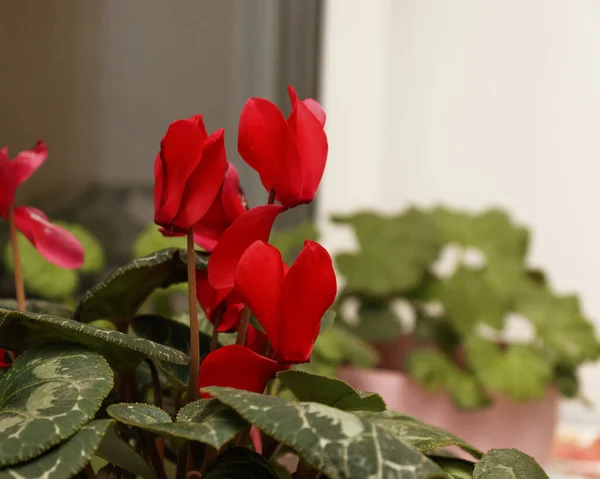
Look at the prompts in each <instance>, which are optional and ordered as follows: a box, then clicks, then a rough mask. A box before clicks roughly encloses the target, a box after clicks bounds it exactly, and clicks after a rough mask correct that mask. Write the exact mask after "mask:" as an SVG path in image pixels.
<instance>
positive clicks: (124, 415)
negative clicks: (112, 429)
mask: <svg viewBox="0 0 600 479" xmlns="http://www.w3.org/2000/svg"><path fill="white" fill-rule="evenodd" d="M107 412H108V414H109V415H110V416H111V417H113V418H114V419H116V420H117V421H119V422H122V423H123V424H127V425H128V426H132V427H138V428H140V429H144V430H145V431H149V432H152V433H154V434H158V435H159V436H166V437H170V438H173V439H175V440H179V441H198V442H201V443H204V444H208V445H210V446H212V447H214V448H216V449H220V448H221V447H223V446H224V445H225V444H226V443H228V442H229V441H231V440H232V439H233V438H234V437H235V436H236V434H237V433H239V432H240V431H242V430H243V429H244V427H246V426H247V423H246V421H244V420H243V419H241V418H240V417H239V416H238V415H237V414H236V413H235V412H233V411H232V410H231V409H229V408H227V407H225V406H223V405H222V404H221V403H219V402H218V401H196V402H194V403H190V404H188V405H187V406H186V407H184V408H183V409H182V410H181V411H180V413H179V416H178V418H177V421H176V422H173V421H172V420H171V417H170V416H169V414H168V413H167V412H166V411H163V410H162V409H159V408H157V407H155V406H150V405H148V404H124V403H123V404H113V405H112V406H109V407H108V409H107Z"/></svg>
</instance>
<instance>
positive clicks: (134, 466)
mask: <svg viewBox="0 0 600 479" xmlns="http://www.w3.org/2000/svg"><path fill="white" fill-rule="evenodd" d="M111 422H113V424H112V425H111V427H109V428H108V429H107V431H106V434H105V436H104V438H103V439H102V442H101V443H100V445H99V446H98V450H97V451H96V456H98V457H101V458H102V459H104V460H106V461H108V462H109V463H111V464H115V465H117V466H119V467H121V468H123V469H125V470H126V471H129V472H131V473H133V474H135V475H136V476H140V477H142V478H143V479H154V478H155V475H154V471H153V470H152V468H151V467H150V466H149V465H148V463H147V462H146V461H145V460H144V458H143V457H142V456H140V454H139V453H138V452H137V451H136V450H135V449H134V448H133V447H131V446H130V445H129V443H128V442H127V441H125V440H124V439H122V438H121V436H119V434H118V432H117V429H116V427H114V421H112V420H111Z"/></svg>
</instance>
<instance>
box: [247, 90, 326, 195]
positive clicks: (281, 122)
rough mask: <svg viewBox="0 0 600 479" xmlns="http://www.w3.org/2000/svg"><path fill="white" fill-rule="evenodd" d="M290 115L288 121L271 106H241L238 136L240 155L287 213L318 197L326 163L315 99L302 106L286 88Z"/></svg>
mask: <svg viewBox="0 0 600 479" xmlns="http://www.w3.org/2000/svg"><path fill="white" fill-rule="evenodd" d="M288 93H289V96H290V101H291V103H292V113H291V114H290V116H289V117H288V119H287V120H286V119H285V118H284V117H283V114H282V113H281V111H280V110H279V108H277V106H276V105H275V104H274V103H271V102H270V101H268V100H265V99H263V98H250V99H249V100H248V101H247V102H246V104H245V105H244V109H243V110H242V114H241V117H240V124H239V130H238V150H239V152H240V155H241V156H242V158H243V159H244V160H245V161H246V163H248V164H249V165H250V166H251V167H252V168H254V169H255V170H256V171H257V172H258V174H259V175H260V179H261V181H262V183H263V185H264V186H265V188H266V189H267V191H270V190H271V189H274V190H275V192H276V194H277V199H278V200H279V201H280V202H281V204H282V205H284V206H286V207H293V206H297V205H299V204H303V203H310V202H311V201H312V200H313V198H314V197H315V195H316V193H317V189H318V188H319V183H320V182H321V177H322V176H323V171H324V170H325V162H326V161H327V150H328V145H327V135H326V134H325V131H324V130H323V126H324V125H325V112H324V111H323V109H322V108H321V106H320V105H319V104H318V103H317V102H316V101H315V100H313V99H307V100H304V101H300V100H298V98H297V95H296V92H295V91H294V89H293V88H292V87H291V86H288Z"/></svg>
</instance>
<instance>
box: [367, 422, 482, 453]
mask: <svg viewBox="0 0 600 479" xmlns="http://www.w3.org/2000/svg"><path fill="white" fill-rule="evenodd" d="M357 415H358V416H360V417H362V418H364V419H367V420H369V421H371V422H373V423H375V424H376V425H377V426H379V427H381V428H382V429H385V430H386V431H387V432H389V433H390V434H391V435H392V436H394V437H397V438H398V439H401V440H402V441H404V442H408V443H409V444H412V445H413V446H414V447H416V448H417V449H418V450H419V451H421V452H430V451H434V450H435V449H439V448H444V447H449V446H458V447H460V448H461V449H463V450H464V451H466V452H468V453H469V454H471V455H472V456H473V457H475V458H480V457H481V456H482V455H483V453H482V452H481V451H480V450H479V449H477V448H476V447H474V446H471V445H470V444H468V443H467V442H465V441H463V440H462V439H461V438H459V437H458V436H455V435H454V434H451V433H449V432H448V431H445V430H443V429H442V428H439V427H436V426H430V425H429V424H425V423H423V422H421V421H419V420H418V419H416V418H414V417H412V416H407V415H406V414H402V413H399V412H395V411H380V412H366V411H365V412H359V413H357Z"/></svg>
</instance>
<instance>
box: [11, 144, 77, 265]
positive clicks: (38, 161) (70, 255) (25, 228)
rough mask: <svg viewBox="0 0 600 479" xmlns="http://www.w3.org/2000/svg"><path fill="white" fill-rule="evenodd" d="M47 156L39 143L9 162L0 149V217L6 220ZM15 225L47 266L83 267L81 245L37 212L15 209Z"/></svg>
mask: <svg viewBox="0 0 600 479" xmlns="http://www.w3.org/2000/svg"><path fill="white" fill-rule="evenodd" d="M47 154H48V150H47V149H46V145H44V143H42V142H41V141H38V142H37V144H36V145H35V147H34V148H32V149H31V150H25V151H22V152H21V153H19V154H18V155H17V156H16V158H15V159H14V160H12V161H11V160H10V159H9V158H8V149H7V148H2V149H0V185H1V186H0V216H3V217H4V218H8V216H9V209H10V208H11V205H14V201H15V194H16V191H17V188H18V187H19V186H20V185H21V184H22V183H23V182H25V181H26V180H27V179H28V178H29V177H30V176H31V175H32V174H33V173H34V172H35V171H36V170H37V169H38V168H39V167H40V166H41V165H42V164H43V163H44V161H45V160H46V156H47ZM14 221H15V226H16V228H17V229H18V230H19V231H20V232H21V233H23V235H24V236H25V237H26V238H27V239H28V240H29V241H30V242H31V243H32V244H33V246H35V248H36V249H37V250H38V252H39V253H40V254H41V255H42V256H43V257H44V258H46V259H47V260H48V261H49V262H50V263H52V264H55V265H56V266H59V267H61V268H79V267H80V266H81V265H82V264H83V260H84V250H83V247H82V246H81V243H79V241H78V240H77V238H75V236H73V234H71V233H70V232H68V231H66V230H65V229H63V228H60V227H58V226H56V225H53V224H52V223H50V221H49V220H48V217H47V216H46V215H45V214H44V213H42V212H41V211H40V210H38V209H36V208H32V207H30V206H18V207H16V208H15V209H14Z"/></svg>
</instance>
